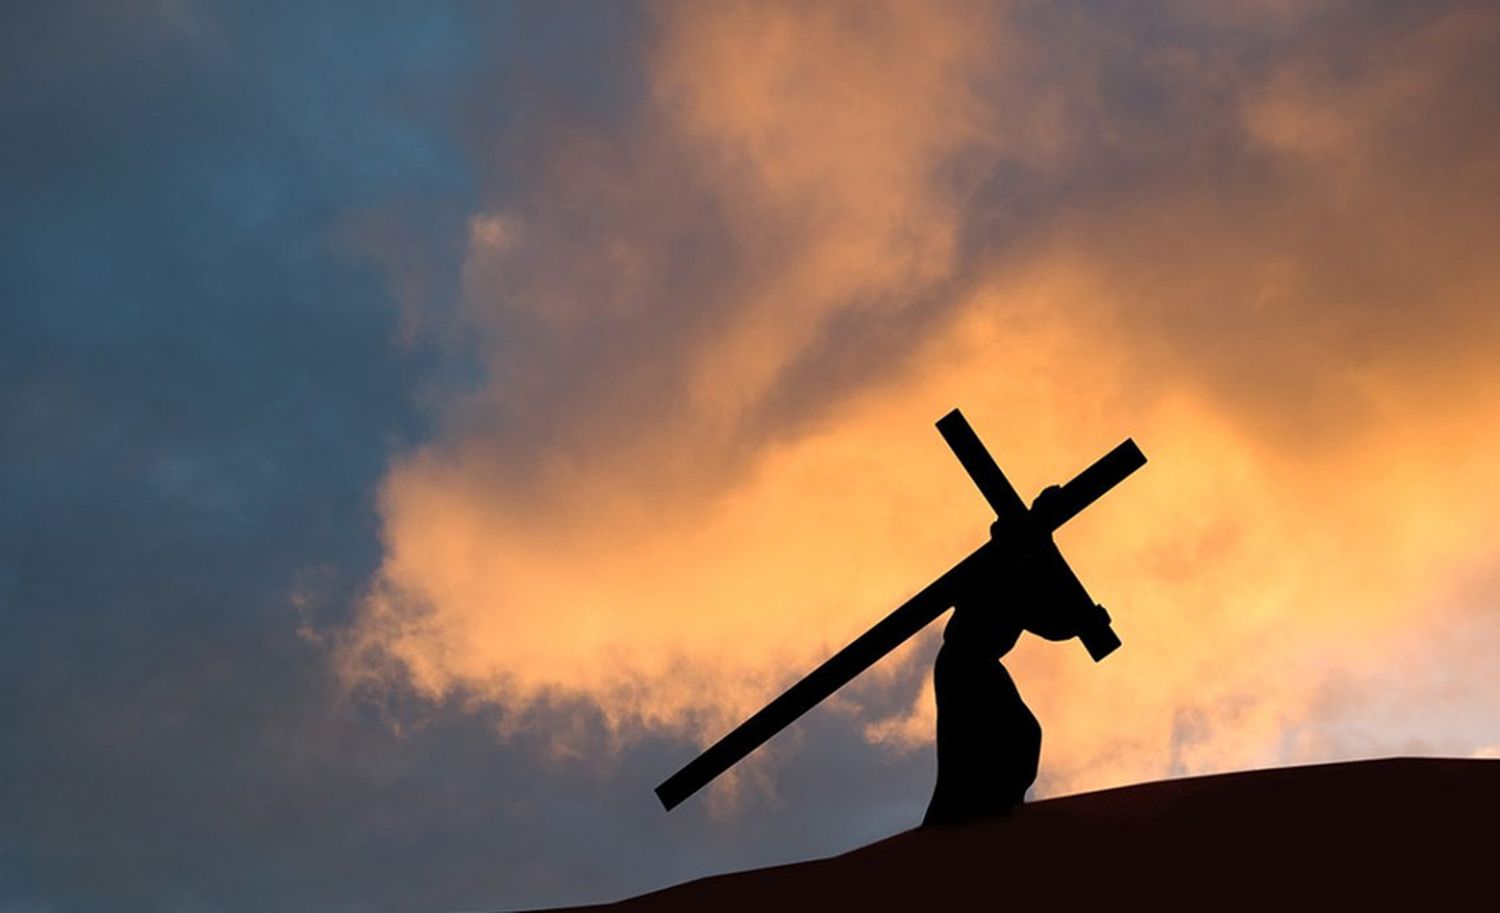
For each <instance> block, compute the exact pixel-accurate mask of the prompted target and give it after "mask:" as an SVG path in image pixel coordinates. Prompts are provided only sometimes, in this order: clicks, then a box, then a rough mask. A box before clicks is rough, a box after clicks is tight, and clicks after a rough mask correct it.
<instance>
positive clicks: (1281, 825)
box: [575, 758, 1500, 913]
mask: <svg viewBox="0 0 1500 913" xmlns="http://www.w3.org/2000/svg"><path fill="white" fill-rule="evenodd" d="M1106 903H1111V904H1123V905H1124V906H1122V907H1119V908H1118V909H1127V910H1156V909H1163V908H1166V909H1198V910H1222V909H1248V908H1254V909H1293V910H1300V909H1310V908H1313V907H1325V908H1329V909H1339V910H1347V909H1371V910H1374V909H1396V908H1401V907H1406V908H1409V909H1418V910H1437V909H1464V908H1467V909H1474V910H1485V909H1500V761H1477V760H1437V759H1417V758H1396V759H1390V760H1380V761H1361V762H1355V763H1347V764H1324V765H1317V766H1309V767H1290V768H1279V769H1273V770H1257V771H1249V772H1246V773H1233V774H1221V775H1217V776H1209V777H1193V778H1188V779H1181V780H1167V781H1162V782H1158V783H1145V784H1141V785H1138V786H1127V787H1123V788H1120V789H1111V790H1105V791H1103V792H1096V793H1086V794H1083V795H1078V796H1068V797H1066V798H1061V799H1049V800H1046V801H1042V802H1036V803H1032V804H1030V805H1026V806H1024V807H1022V808H1021V809H1019V810H1018V811H1017V812H1016V813H1014V814H1013V815H1011V816H1009V817H1006V818H1002V819H997V820H994V821H988V822H985V823H982V824H976V825H971V826H967V827H962V828H953V829H946V830H913V831H907V832H906V833H903V834H898V835H896V836H894V837H891V838H889V839H887V840H882V841H880V842H879V843H874V844H871V845H870V846H867V847H862V848H860V849H857V850H854V851H852V852H849V853H845V854H843V855H841V856H834V857H831V858H828V859H821V860H816V861H812V862H802V863H797V864H794V865H785V866H779V867H776V868H768V869H758V870H754V871H749V872H739V873H736V874H731V875H719V876H715V877H712V878H704V879H700V880H698V881H692V882H688V883H686V884H681V885H677V886H676V887H671V888H667V889H665V890H661V891H656V892H654V893H651V894H646V895H643V896H640V897H635V898H631V899H629V900H625V901H621V902H620V903H617V904H611V905H609V906H608V907H606V909H611V910H621V911H628V913H667V911H695V913H696V911H722V910H755V911H777V913H790V911H797V910H809V909H814V910H818V909H826V910H840V911H842V910H852V911H868V910H903V911H927V910H940V909H976V908H977V909H997V910H999V909H1007V908H1013V907H1015V906H1016V905H1024V906H1026V907H1030V908H1032V909H1038V910H1041V909H1047V908H1053V909H1061V910H1075V909H1078V910H1082V909H1104V907H1103V906H1102V905H1103V904H1106ZM575 909H590V908H575ZM593 909H601V908H593Z"/></svg>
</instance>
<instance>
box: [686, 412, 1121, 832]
mask: <svg viewBox="0 0 1500 913" xmlns="http://www.w3.org/2000/svg"><path fill="white" fill-rule="evenodd" d="M937 428H938V431H939V432H940V433H941V434H942V436H943V439H944V440H945V441H947V443H948V446H949V447H950V448H952V450H953V454H954V456H956V457H958V461H959V463H960V464H962V466H963V467H964V469H965V470H966V471H967V472H968V473H969V477H970V478H971V479H972V480H973V481H974V484H975V485H976V486H977V487H978V488H979V491H980V493H981V494H982V495H984V498H985V500H986V501H987V502H989V505H990V507H992V508H993V509H994V511H995V516H996V518H997V519H996V522H995V524H994V525H993V526H992V527H991V528H990V541H988V542H986V543H984V544H983V545H981V546H980V547H979V548H977V549H975V550H974V551H973V552H972V553H970V554H969V556H968V557H967V558H964V559H963V560H962V561H960V562H959V563H958V564H956V565H954V566H953V567H951V568H949V569H948V571H947V572H946V573H944V574H943V575H942V576H940V577H938V579H936V580H934V581H933V582H931V583H929V584H928V585H927V586H925V587H923V588H922V589H921V590H920V591H918V592H917V593H916V594H915V595H913V596H911V597H910V598H909V599H907V600H906V602H904V603H902V604H901V605H900V606H899V607H897V608H896V609H895V610H894V611H892V612H891V613H890V614H888V615H886V616H885V617H884V618H882V619H881V620H880V621H878V622H876V623H875V625H874V626H873V627H871V628H870V629H869V630H868V631H866V632H865V633H863V634H861V635H860V636H858V637H856V638H855V639H854V640H853V641H851V642H850V643H849V644H848V645H847V646H845V647H844V648H843V649H842V650H839V651H838V652H837V653H835V654H834V655H833V656H831V657H829V658H828V659H827V660H826V661H825V662H824V663H823V664H822V665H820V666H818V667H817V668H816V669H814V670H812V671H811V672H809V673H808V674H807V675H806V676H804V677H803V678H802V679H801V680H799V681H797V682H796V683H795V684H793V685H792V686H791V687H790V688H788V689H787V690H786V691H784V692H782V694H781V695H780V696H779V697H777V698H776V699H775V700H773V701H771V702H770V703H769V704H767V705H766V706H764V707H762V708H761V709H760V710H758V711H756V712H755V713H754V714H752V715H751V716H750V718H749V719H747V720H745V721H744V722H743V723H741V724H740V725H738V726H736V727H735V728H734V729H732V730H731V731H730V732H729V733H728V734H726V735H725V736H724V737H723V738H721V739H719V741H717V742H715V743H714V744H713V745H710V746H709V747H708V748H706V749H704V751H703V752H702V753H701V754H700V755H698V757H696V758H694V759H693V760H692V761H690V762H688V763H687V764H686V765H685V766H684V767H683V768H682V769H681V770H679V771H677V772H676V773H675V774H673V775H672V776H670V777H668V778H667V779H666V780H664V781H663V782H662V783H661V784H660V785H659V786H657V787H656V795H657V798H659V799H660V800H661V803H662V806H663V807H665V808H667V809H668V810H670V809H672V808H674V807H676V806H677V805H678V804H679V803H681V802H682V801H683V800H684V799H686V798H687V797H688V796H691V795H692V794H693V793H695V792H697V791H698V790H699V789H701V788H702V787H703V786H704V785H706V784H707V783H708V782H709V781H710V780H712V779H714V778H715V777H717V776H718V775H719V774H721V773H723V772H724V771H726V770H728V769H729V768H730V767H731V766H733V765H734V764H735V763H736V762H737V761H739V760H740V759H741V758H743V757H744V756H745V755H747V754H749V753H750V752H752V751H754V750H755V749H756V748H757V747H758V746H760V745H761V744H762V743H763V742H765V741H766V740H767V739H769V738H770V737H771V736H773V735H775V734H776V733H777V732H779V731H781V729H783V728H784V727H786V726H787V725H789V724H790V723H791V722H792V721H794V720H796V719H797V718H798V717H799V716H801V715H802V714H804V713H806V712H807V711H808V710H810V709H812V708H813V707H814V706H816V705H817V704H818V702H819V701H821V700H823V699H824V698H826V697H828V696H829V695H830V694H833V693H834V692H835V691H837V690H838V689H839V688H841V687H842V686H843V685H845V684H846V683H848V682H849V680H851V679H852V678H854V677H855V676H856V675H858V674H859V673H861V672H863V671H864V670H865V669H868V668H869V667H870V666H871V665H873V664H874V663H875V662H876V661H877V660H879V659H880V658H881V657H882V656H885V655H886V654H887V653H890V652H891V651H892V650H894V649H895V648H896V647H898V646H900V645H901V644H902V643H904V642H905V641H906V640H907V639H908V638H910V637H912V636H914V635H915V634H916V633H917V632H918V631H920V630H922V628H923V627H924V626H926V625H927V624H928V623H929V622H931V621H932V620H933V619H935V618H937V617H938V616H939V615H941V614H943V613H944V612H946V611H947V610H948V609H949V608H950V607H952V608H954V609H955V611H954V613H953V618H952V620H951V621H950V622H949V624H948V628H947V630H946V631H945V633H944V643H943V648H942V650H941V651H940V652H939V654H938V661H937V668H936V670H935V672H934V677H935V684H936V686H937V701H938V739H937V740H938V785H937V789H936V791H935V792H934V794H933V797H932V805H931V807H930V808H929V809H928V811H927V822H926V823H928V824H947V823H956V822H959V821H965V820H970V819H972V818H976V817H980V816H983V815H986V814H992V813H994V812H1001V811H1005V810H1008V809H1010V808H1012V807H1014V806H1015V805H1016V804H1017V803H1019V802H1020V801H1021V799H1022V798H1023V797H1024V796H1025V794H1026V789H1027V787H1029V786H1030V785H1031V782H1032V781H1033V780H1035V779H1036V769H1037V757H1038V755H1039V753H1040V750H1041V738H1042V734H1041V728H1040V727H1039V726H1038V725H1037V722H1036V718H1035V717H1033V716H1032V715H1031V711H1029V710H1027V709H1026V705H1025V704H1024V703H1022V702H1021V696H1020V694H1018V693H1017V692H1016V687H1015V685H1014V684H1013V683H1012V682H1011V680H1010V676H1009V675H1008V674H1007V673H1006V671H1005V669H1004V667H1002V666H1001V665H1000V657H1001V656H1003V655H1004V654H1005V653H1006V652H1008V651H1009V650H1010V648H1011V647H1012V646H1014V645H1015V642H1016V640H1017V638H1019V637H1020V636H1021V631H1023V630H1028V631H1033V632H1035V633H1037V634H1040V635H1041V636H1043V637H1046V638H1049V639H1051V640H1065V639H1068V638H1071V637H1077V638H1078V639H1079V640H1080V641H1081V642H1082V643H1083V645H1084V647H1085V648H1086V649H1087V650H1088V652H1089V656H1091V657H1093V659H1094V661H1095V662H1098V661H1099V660H1102V659H1103V658H1104V657H1106V656H1108V655H1109V654H1110V653H1112V652H1113V651H1114V650H1115V649H1116V648H1118V647H1119V646H1120V639H1119V638H1118V637H1116V636H1115V633H1114V631H1113V630H1112V629H1111V628H1110V623H1109V615H1108V613H1106V612H1105V611H1104V609H1103V608H1102V607H1100V606H1097V605H1095V604H1094V601H1093V600H1092V599H1091V598H1090V597H1089V594H1088V593H1087V591H1085V590H1084V588H1083V584H1081V583H1079V581H1078V578H1077V577H1076V576H1075V575H1074V574H1073V571H1072V570H1071V569H1070V568H1069V567H1068V564H1067V562H1066V561H1065V560H1063V557H1062V553H1061V552H1059V551H1058V550H1057V546H1056V545H1054V544H1053V542H1052V533H1053V532H1054V531H1055V530H1056V529H1057V528H1058V527H1060V526H1062V525H1063V524H1064V523H1066V522H1068V520H1069V519H1071V518H1072V517H1074V516H1076V515H1077V514H1078V512H1079V511H1081V510H1083V509H1084V508H1085V507H1087V506H1088V505H1090V504H1092V503H1093V502H1094V501H1095V500H1096V499H1097V498H1099V497H1100V496H1101V495H1103V494H1104V493H1105V492H1107V491H1109V490H1110V489H1111V488H1113V487H1114V486H1115V485H1116V484H1118V483H1119V482H1120V481H1121V480H1122V479H1124V478H1125V477H1126V476H1128V475H1130V474H1131V473H1132V472H1134V471H1135V470H1137V469H1139V468H1140V467H1141V466H1143V465H1145V463H1146V457H1145V454H1143V453H1141V451H1140V448H1138V447H1136V446H1135V442H1134V441H1130V440H1126V441H1125V442H1124V443H1122V444H1120V445H1119V446H1117V447H1116V448H1115V449H1113V450H1111V451H1110V452H1109V453H1106V454H1105V455H1104V456H1103V457H1100V458H1099V459H1098V460H1095V461H1094V463H1093V465H1091V466H1089V468H1087V469H1085V470H1084V471H1083V472H1081V473H1079V474H1078V475H1077V476H1075V477H1074V478H1073V479H1072V480H1071V481H1069V482H1068V483H1067V484H1066V485H1063V486H1061V487H1053V488H1051V489H1048V490H1046V491H1043V492H1042V494H1041V495H1039V496H1038V497H1037V499H1036V501H1035V502H1034V503H1033V504H1032V506H1031V509H1029V510H1028V509H1027V507H1026V503H1025V502H1024V501H1022V500H1021V496H1020V495H1018V494H1017V493H1016V490H1015V489H1014V488H1012V487H1011V484H1010V482H1009V481H1008V480H1007V479H1006V478H1005V474H1004V473H1003V472H1001V471H1000V467H999V466H998V465H996V463H995V461H994V460H993V459H991V458H990V455H989V453H988V452H987V451H986V450H985V449H984V444H982V443H981V442H980V440H979V437H978V435H976V434H975V433H974V429H973V428H971V427H969V423H968V422H967V421H965V419H964V417H963V414H962V413H960V412H959V411H958V410H957V409H954V410H953V411H952V412H950V413H948V414H947V415H945V416H943V417H942V418H941V419H939V420H938V423H937ZM997 603H998V605H997Z"/></svg>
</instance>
